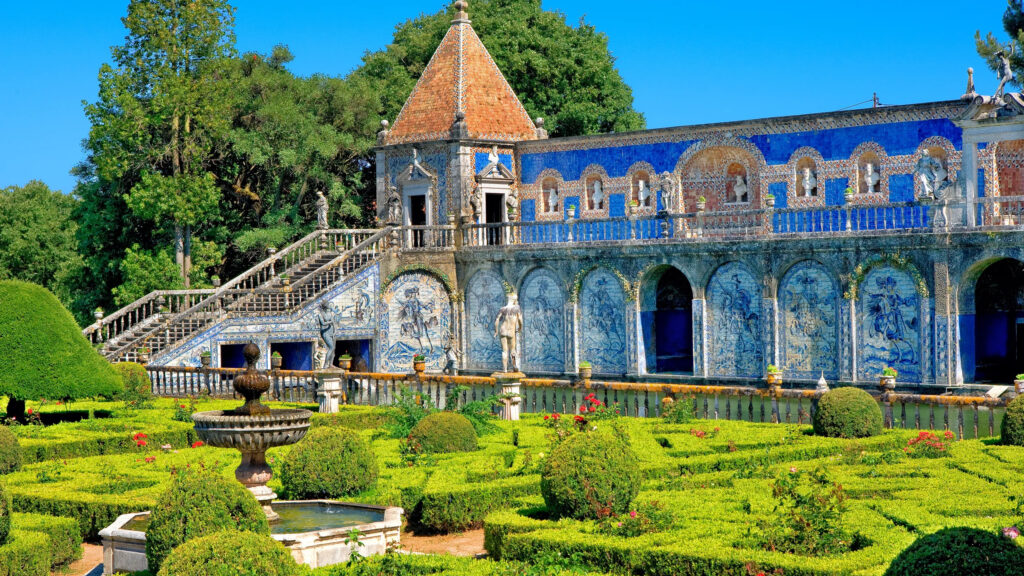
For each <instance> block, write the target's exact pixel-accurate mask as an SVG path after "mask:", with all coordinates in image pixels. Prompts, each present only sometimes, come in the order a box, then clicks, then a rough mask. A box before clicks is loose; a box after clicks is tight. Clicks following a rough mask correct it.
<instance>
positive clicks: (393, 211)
mask: <svg viewBox="0 0 1024 576" xmlns="http://www.w3.org/2000/svg"><path fill="white" fill-rule="evenodd" d="M387 216H388V218H387V223H388V224H391V225H394V226H401V225H402V196H401V195H400V194H399V193H398V187H396V186H392V185H389V186H388V197H387Z"/></svg>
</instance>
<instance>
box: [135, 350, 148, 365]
mask: <svg viewBox="0 0 1024 576" xmlns="http://www.w3.org/2000/svg"><path fill="white" fill-rule="evenodd" d="M135 353H136V354H138V356H139V364H149V348H146V347H145V346H143V347H142V348H139V349H138V350H136V351H135Z"/></svg>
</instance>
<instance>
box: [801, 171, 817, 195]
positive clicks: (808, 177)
mask: <svg viewBox="0 0 1024 576" xmlns="http://www.w3.org/2000/svg"><path fill="white" fill-rule="evenodd" d="M803 176H804V178H803V180H804V181H803V187H804V196H814V194H815V191H816V190H817V188H818V178H817V177H815V175H814V171H813V170H811V169H810V168H804V174H803Z"/></svg>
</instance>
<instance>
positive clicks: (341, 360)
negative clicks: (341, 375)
mask: <svg viewBox="0 0 1024 576" xmlns="http://www.w3.org/2000/svg"><path fill="white" fill-rule="evenodd" d="M338 367H340V368H341V369H342V370H345V371H346V372H347V371H348V370H349V369H351V368H352V356H351V355H349V354H342V355H341V356H340V357H338Z"/></svg>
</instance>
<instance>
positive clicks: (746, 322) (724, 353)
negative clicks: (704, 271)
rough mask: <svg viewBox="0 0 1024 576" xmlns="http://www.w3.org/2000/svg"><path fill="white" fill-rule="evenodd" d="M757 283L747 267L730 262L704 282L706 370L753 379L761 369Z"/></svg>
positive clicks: (762, 354)
mask: <svg viewBox="0 0 1024 576" xmlns="http://www.w3.org/2000/svg"><path fill="white" fill-rule="evenodd" d="M761 304H762V301H761V285H760V284H759V283H758V282H757V280H756V279H755V278H754V275H753V274H751V273H750V271H749V270H747V267H746V266H744V265H742V264H740V263H738V262H730V263H729V264H726V265H724V266H722V267H721V268H719V269H718V270H717V271H716V272H715V275H714V276H712V278H711V282H710V283H709V285H708V307H709V310H708V315H709V322H708V330H707V335H708V340H709V342H708V345H709V346H710V349H709V355H708V356H709V358H708V364H709V366H708V372H709V375H712V376H746V377H752V378H756V377H759V376H761V375H762V374H763V372H764V344H763V334H762V331H761V324H762V321H763V319H762V312H761Z"/></svg>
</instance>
